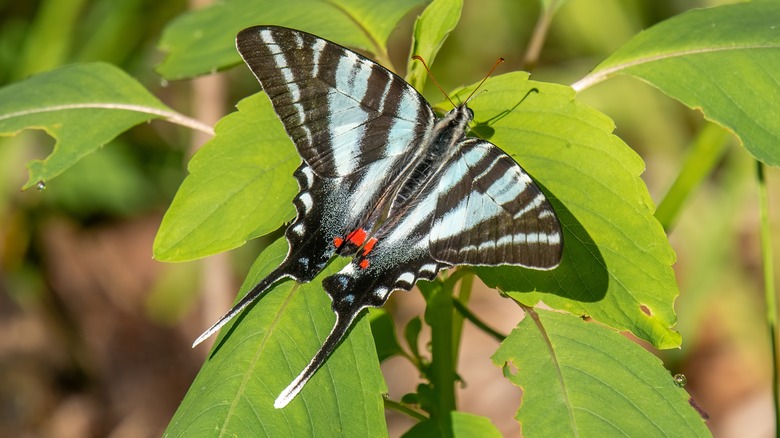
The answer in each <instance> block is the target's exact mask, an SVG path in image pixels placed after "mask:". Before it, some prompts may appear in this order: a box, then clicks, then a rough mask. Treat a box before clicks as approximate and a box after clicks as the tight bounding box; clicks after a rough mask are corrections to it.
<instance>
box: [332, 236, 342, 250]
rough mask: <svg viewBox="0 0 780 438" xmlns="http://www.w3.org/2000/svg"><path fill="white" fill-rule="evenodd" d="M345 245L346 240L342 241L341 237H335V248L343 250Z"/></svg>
mask: <svg viewBox="0 0 780 438" xmlns="http://www.w3.org/2000/svg"><path fill="white" fill-rule="evenodd" d="M343 244H344V239H342V238H341V237H335V238H334V239H333V246H335V247H336V248H341V245H343Z"/></svg>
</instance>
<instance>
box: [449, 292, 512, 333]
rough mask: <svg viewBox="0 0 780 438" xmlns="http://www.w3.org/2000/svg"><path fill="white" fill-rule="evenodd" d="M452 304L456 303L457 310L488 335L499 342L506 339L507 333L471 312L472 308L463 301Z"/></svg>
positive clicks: (454, 302)
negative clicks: (501, 331)
mask: <svg viewBox="0 0 780 438" xmlns="http://www.w3.org/2000/svg"><path fill="white" fill-rule="evenodd" d="M452 304H454V305H455V310H457V311H458V313H460V314H461V315H463V317H465V318H466V319H468V320H469V321H471V323H472V324H474V325H475V326H477V328H479V329H480V330H482V331H483V332H485V333H487V334H488V335H490V336H492V337H494V338H495V339H496V340H497V341H498V342H503V341H504V339H506V335H504V334H502V333H500V332H499V331H498V330H495V329H493V328H492V327H490V326H488V325H487V324H486V323H485V322H484V321H482V320H481V319H479V317H477V315H475V314H473V313H471V310H469V309H468V307H466V306H464V305H463V303H461V302H460V301H459V300H455V301H453V303H452Z"/></svg>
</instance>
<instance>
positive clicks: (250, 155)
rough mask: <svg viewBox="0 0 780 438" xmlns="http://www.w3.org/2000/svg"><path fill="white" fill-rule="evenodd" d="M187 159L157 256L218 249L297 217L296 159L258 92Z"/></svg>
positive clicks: (201, 253) (161, 231) (193, 254)
mask: <svg viewBox="0 0 780 438" xmlns="http://www.w3.org/2000/svg"><path fill="white" fill-rule="evenodd" d="M215 132H216V135H215V136H214V137H213V138H212V139H211V140H210V141H209V142H208V143H206V144H205V145H204V146H203V147H202V148H201V149H200V150H199V151H198V152H197V153H196V154H195V156H194V157H192V160H190V163H189V166H188V170H189V172H190V174H189V175H188V176H187V178H185V180H184V182H183V183H182V185H181V187H179V191H178V192H177V193H176V197H175V198H174V199H173V202H172V203H171V206H170V208H168V211H167V212H166V213H165V217H164V218H163V220H162V223H161V224H160V229H159V231H158V233H157V237H156V239H155V241H154V256H155V258H157V259H158V260H164V261H182V260H191V259H194V258H198V257H205V256H207V255H211V254H216V253H219V252H222V251H225V250H228V249H232V248H235V247H237V246H240V245H243V244H244V243H245V242H246V241H247V240H248V239H251V238H253V237H257V236H261V235H264V234H268V233H270V232H272V231H274V230H276V229H277V228H279V227H280V226H281V225H282V224H283V223H284V222H285V221H288V220H290V219H291V218H292V217H294V215H295V209H294V208H293V205H292V198H293V196H294V195H295V190H296V187H297V185H296V183H295V179H294V178H293V177H292V173H293V171H294V170H295V168H296V167H298V165H299V164H300V163H301V158H300V157H299V156H298V154H297V153H296V152H295V148H294V147H293V145H292V142H291V141H290V139H289V137H287V134H285V132H284V129H283V128H282V123H281V122H280V121H279V118H278V117H277V116H276V113H274V111H273V108H272V107H271V102H270V101H269V100H268V98H267V97H266V95H265V94H264V93H258V94H255V95H253V96H251V97H248V98H246V99H244V100H243V101H241V102H239V104H238V111H237V112H234V113H231V114H229V115H227V116H226V117H224V118H223V119H222V120H220V121H219V123H217V126H216V127H215Z"/></svg>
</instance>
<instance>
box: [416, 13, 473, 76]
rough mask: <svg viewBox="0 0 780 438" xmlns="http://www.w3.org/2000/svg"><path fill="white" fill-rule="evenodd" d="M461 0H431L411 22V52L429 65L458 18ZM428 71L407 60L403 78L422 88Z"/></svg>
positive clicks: (418, 63)
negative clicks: (413, 21)
mask: <svg viewBox="0 0 780 438" xmlns="http://www.w3.org/2000/svg"><path fill="white" fill-rule="evenodd" d="M462 9H463V0H433V1H432V2H431V4H429V5H428V7H426V8H425V10H424V11H423V13H422V14H421V15H420V16H419V17H417V21H415V23H414V34H413V35H412V50H411V53H412V55H417V56H421V57H422V58H423V59H424V60H425V62H427V63H428V65H429V66H431V65H433V61H434V60H435V59H436V55H437V54H438V53H439V50H440V49H441V46H442V45H443V44H444V41H445V40H446V39H447V36H449V34H450V32H452V30H453V29H455V26H456V25H457V24H458V21H460V13H461V10H462ZM427 77H428V72H426V71H425V67H424V66H423V65H422V63H420V62H419V61H409V64H408V65H407V68H406V80H407V81H409V83H410V84H412V86H413V87H414V88H416V89H417V90H420V91H421V90H422V89H423V86H424V85H425V79H426V78H427Z"/></svg>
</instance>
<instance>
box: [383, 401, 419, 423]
mask: <svg viewBox="0 0 780 438" xmlns="http://www.w3.org/2000/svg"><path fill="white" fill-rule="evenodd" d="M385 408H386V409H392V410H394V411H396V412H400V413H402V414H405V415H408V416H410V417H412V418H414V419H415V420H417V421H425V420H427V419H428V417H427V416H426V415H425V414H423V413H422V412H419V411H416V410H414V409H412V408H410V407H409V406H406V405H405V404H403V403H401V402H397V401H395V400H390V399H387V398H386V399H385Z"/></svg>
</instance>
